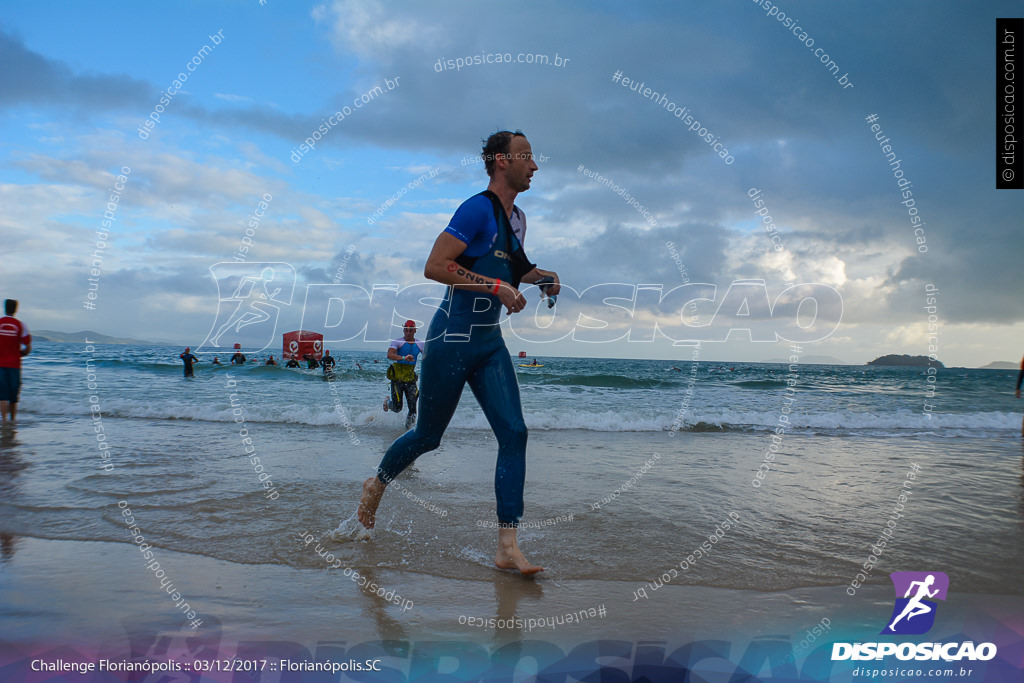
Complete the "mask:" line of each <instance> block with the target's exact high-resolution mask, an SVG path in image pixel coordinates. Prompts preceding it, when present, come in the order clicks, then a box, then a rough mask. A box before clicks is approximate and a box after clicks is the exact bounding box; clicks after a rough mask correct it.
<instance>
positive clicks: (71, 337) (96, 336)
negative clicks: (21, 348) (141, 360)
mask: <svg viewBox="0 0 1024 683" xmlns="http://www.w3.org/2000/svg"><path fill="white" fill-rule="evenodd" d="M30 332H31V333H32V341H34V342H37V341H41V342H58V343H62V344H84V343H85V340H86V339H88V340H89V341H90V342H94V343H96V344H132V345H135V346H140V345H141V346H153V345H154V344H155V343H154V342H150V341H143V340H141V339H125V338H121V337H110V336H108V335H105V334H100V333H99V332H93V331H92V330H84V331H82V332H57V331H56V330H35V331H32V330H30Z"/></svg>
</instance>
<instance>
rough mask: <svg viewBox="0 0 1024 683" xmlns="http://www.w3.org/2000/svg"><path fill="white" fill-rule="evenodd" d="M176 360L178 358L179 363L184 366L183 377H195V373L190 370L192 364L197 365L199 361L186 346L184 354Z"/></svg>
mask: <svg viewBox="0 0 1024 683" xmlns="http://www.w3.org/2000/svg"><path fill="white" fill-rule="evenodd" d="M178 358H180V359H181V362H182V363H184V364H185V377H195V372H194V371H193V370H192V364H193V363H198V362H199V359H198V358H196V357H195V356H193V355H192V349H190V348H189V347H187V346H186V347H185V351H184V353H182V354H181V355H180V356H178Z"/></svg>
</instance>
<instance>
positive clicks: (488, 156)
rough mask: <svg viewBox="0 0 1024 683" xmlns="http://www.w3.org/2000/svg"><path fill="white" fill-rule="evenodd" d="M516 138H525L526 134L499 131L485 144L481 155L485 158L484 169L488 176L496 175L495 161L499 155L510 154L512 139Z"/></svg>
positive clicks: (519, 131)
mask: <svg viewBox="0 0 1024 683" xmlns="http://www.w3.org/2000/svg"><path fill="white" fill-rule="evenodd" d="M516 137H519V138H525V137H526V134H525V133H523V131H521V130H517V131H510V130H499V131H498V132H497V133H493V134H492V135H491V137H489V138H487V140H486V142H484V148H483V151H481V153H480V155H481V156H482V157H483V158H484V168H485V169H487V175H489V176H493V175H494V160H495V159H497V158H498V155H499V154H503V155H504V154H508V152H509V149H511V148H512V138H516Z"/></svg>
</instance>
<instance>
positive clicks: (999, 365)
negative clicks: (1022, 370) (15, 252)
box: [978, 360, 1020, 370]
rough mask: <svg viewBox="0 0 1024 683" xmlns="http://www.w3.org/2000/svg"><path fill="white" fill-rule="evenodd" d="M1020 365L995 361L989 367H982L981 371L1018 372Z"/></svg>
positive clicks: (1005, 361) (1006, 361) (1007, 361)
mask: <svg viewBox="0 0 1024 683" xmlns="http://www.w3.org/2000/svg"><path fill="white" fill-rule="evenodd" d="M1018 367H1020V366H1019V365H1017V363H1014V362H1013V361H1009V360H994V361H992V362H991V363H989V364H988V365H982V366H981V367H980V368H978V369H979V370H1016V369H1017V368H1018Z"/></svg>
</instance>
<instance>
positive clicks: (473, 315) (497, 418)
mask: <svg viewBox="0 0 1024 683" xmlns="http://www.w3.org/2000/svg"><path fill="white" fill-rule="evenodd" d="M493 201H495V202H496V201H497V198H496V197H495V198H494V200H493ZM445 231H446V232H448V233H450V234H452V235H454V236H455V237H457V238H458V239H459V240H460V241H462V242H465V243H466V249H465V251H463V253H462V254H461V255H460V256H459V258H457V259H456V261H457V262H458V263H459V264H460V265H462V266H463V267H465V268H467V269H469V270H471V271H472V272H474V273H476V274H477V275H483V276H485V277H489V278H500V279H501V280H502V282H508V283H510V284H512V285H513V286H518V284H519V278H520V277H521V276H522V275H524V274H525V273H526V272H529V270H532V269H533V264H531V263H529V261H528V260H526V257H525V255H524V254H523V252H522V247H521V245H520V244H519V240H517V239H516V237H515V235H514V234H513V232H512V228H511V226H510V225H509V222H508V217H507V216H506V215H505V212H504V210H503V209H501V208H499V206H498V205H496V204H494V203H492V200H491V199H490V198H489V195H488V194H486V193H481V194H478V195H476V196H474V197H471V198H470V199H468V200H466V201H465V202H463V204H462V206H460V207H459V208H458V210H457V211H456V212H455V216H453V217H452V220H451V223H450V224H449V226H448V228H447V229H446V230H445ZM474 304H476V305H475V306H474ZM502 309H503V307H502V305H501V302H500V301H499V299H498V297H497V296H496V295H492V294H483V293H481V292H473V291H466V290H465V289H461V288H456V287H449V288H448V292H447V294H446V295H445V298H444V301H443V302H442V303H441V306H440V307H439V308H438V310H437V313H435V314H434V318H433V320H432V321H431V322H430V327H429V331H428V334H427V342H426V348H425V350H424V355H423V364H422V368H421V370H420V379H421V381H420V400H419V421H418V422H417V423H416V428H415V429H413V430H412V431H409V432H406V433H405V434H404V435H403V436H401V437H399V438H398V439H397V440H396V441H395V442H394V443H393V444H391V447H390V448H389V449H388V451H387V453H385V454H384V459H383V460H381V463H380V467H379V468H378V469H377V477H378V478H379V479H380V480H381V481H382V482H384V483H385V484H386V483H389V482H390V481H391V480H392V479H394V478H395V477H396V476H398V474H399V473H400V472H401V471H402V470H404V469H405V468H406V467H408V466H409V465H410V464H412V462H413V461H414V460H416V458H418V457H419V456H420V455H422V454H423V453H426V452H427V451H432V450H434V449H435V448H437V447H438V446H439V445H440V443H441V436H442V435H443V434H444V431H445V429H446V428H447V427H448V423H449V422H451V419H452V416H453V415H454V414H455V408H456V407H457V406H458V404H459V398H460V397H461V396H462V389H463V387H464V386H465V385H466V384H467V383H468V384H469V388H470V389H471V390H472V391H473V395H474V396H475V397H476V400H477V403H479V404H480V407H481V408H482V409H483V411H484V415H485V416H486V417H487V422H488V423H489V424H490V425H491V429H492V430H493V431H494V435H495V437H497V440H498V461H497V465H496V467H495V470H494V493H495V496H496V497H497V512H498V521H499V522H501V523H503V524H511V525H516V524H518V522H519V519H520V518H521V517H522V515H523V484H524V482H525V481H526V437H527V431H526V422H525V421H524V420H523V408H522V404H521V403H520V401H519V383H518V381H517V379H516V373H515V369H514V368H513V367H512V359H511V358H510V357H509V353H508V349H507V348H506V347H505V340H504V339H502V337H501V329H500V328H499V326H498V325H499V323H500V321H501V312H502Z"/></svg>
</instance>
